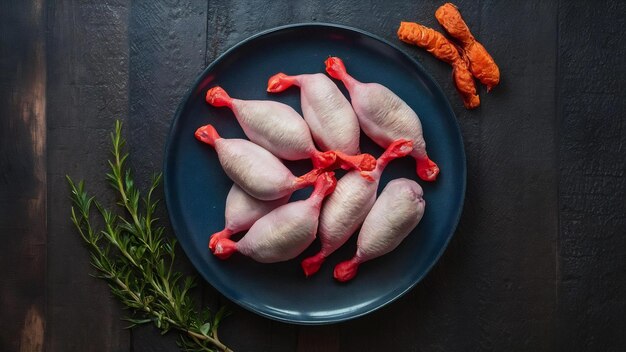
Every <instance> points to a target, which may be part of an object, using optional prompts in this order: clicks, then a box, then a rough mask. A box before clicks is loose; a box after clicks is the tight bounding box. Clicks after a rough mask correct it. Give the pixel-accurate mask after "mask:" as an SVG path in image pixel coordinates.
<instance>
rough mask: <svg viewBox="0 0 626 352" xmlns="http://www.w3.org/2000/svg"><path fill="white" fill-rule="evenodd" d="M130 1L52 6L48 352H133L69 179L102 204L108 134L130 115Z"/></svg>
mask: <svg viewBox="0 0 626 352" xmlns="http://www.w3.org/2000/svg"><path fill="white" fill-rule="evenodd" d="M128 11H129V5H128V3H127V1H123V0H120V1H82V2H80V3H76V2H74V1H71V0H57V1H50V2H49V4H48V21H49V22H48V41H47V43H48V48H49V51H48V68H49V70H48V98H49V99H48V116H49V119H48V146H49V148H48V180H49V187H48V200H49V202H48V204H49V208H48V209H49V217H48V230H49V240H48V253H49V257H48V279H47V288H48V295H47V296H48V299H47V312H48V334H47V339H46V350H47V351H51V352H54V351H128V350H129V348H130V338H129V332H128V330H124V329H123V327H124V326H125V325H126V323H125V322H123V321H122V320H121V318H122V317H123V315H124V314H125V313H124V312H123V311H122V309H121V306H120V305H119V304H117V303H116V302H115V301H114V299H113V298H112V297H111V294H110V292H109V288H108V286H107V285H106V284H105V283H104V282H102V281H100V280H98V279H95V278H93V277H91V276H89V274H90V273H92V272H93V271H92V270H93V269H92V268H91V267H90V265H89V256H88V251H87V250H86V248H85V247H84V245H83V243H82V240H81V239H80V237H79V235H78V234H77V233H76V231H75V229H74V228H73V225H72V224H71V222H70V220H69V216H70V212H69V211H70V200H69V192H68V187H67V183H66V181H65V175H66V174H69V175H71V176H72V177H73V178H75V179H85V180H86V182H87V188H88V190H89V191H90V192H92V194H94V195H96V196H97V197H98V198H100V199H101V200H104V203H105V204H112V203H111V200H112V199H113V192H112V191H111V190H110V189H109V188H108V187H107V186H106V185H105V180H104V174H105V172H106V171H107V164H106V160H107V158H108V157H109V149H110V142H109V139H108V135H109V132H110V131H111V129H112V128H113V125H114V120H115V119H116V118H124V117H125V116H126V115H127V113H128V103H127V98H128V95H127V91H128V43H127V23H128Z"/></svg>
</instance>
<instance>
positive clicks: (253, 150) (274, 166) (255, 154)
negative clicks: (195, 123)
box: [195, 125, 322, 200]
mask: <svg viewBox="0 0 626 352" xmlns="http://www.w3.org/2000/svg"><path fill="white" fill-rule="evenodd" d="M195 136H196V138H197V139H198V140H200V141H201V142H203V143H206V144H209V145H211V146H213V147H214V148H215V151H216V152H217V157H218V158H219V160H220V164H222V167H223V168H224V172H226V175H228V177H230V179H231V180H233V181H234V182H235V183H236V184H237V185H239V187H241V188H242V189H243V190H244V191H246V192H247V193H248V194H249V195H251V196H253V197H254V198H257V199H261V200H276V199H279V198H283V197H285V196H287V195H290V194H291V193H293V192H294V191H295V190H298V189H301V188H304V187H306V186H309V185H312V184H313V183H315V180H316V179H317V177H318V175H319V174H320V173H321V172H322V171H321V170H320V169H314V170H312V171H311V172H309V173H307V174H305V175H302V176H300V177H296V176H294V175H293V174H292V173H291V171H289V169H288V168H287V167H286V166H285V165H283V163H282V162H281V161H280V160H279V159H278V158H276V157H275V156H274V155H273V154H272V153H270V152H268V151H267V150H265V149H263V147H260V146H258V145H256V144H254V143H252V142H250V141H247V140H245V139H236V138H232V139H225V138H222V137H220V136H219V135H218V134H217V131H216V130H215V128H214V127H213V126H211V125H206V126H202V127H200V128H198V130H196V133H195Z"/></svg>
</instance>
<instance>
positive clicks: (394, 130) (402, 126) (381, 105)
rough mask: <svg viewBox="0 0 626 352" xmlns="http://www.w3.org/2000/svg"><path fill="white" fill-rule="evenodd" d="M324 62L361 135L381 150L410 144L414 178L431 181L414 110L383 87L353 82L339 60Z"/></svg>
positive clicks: (433, 174)
mask: <svg viewBox="0 0 626 352" xmlns="http://www.w3.org/2000/svg"><path fill="white" fill-rule="evenodd" d="M325 63H326V72H328V74H329V75H330V76H331V77H333V78H336V79H338V80H341V81H342V82H343V83H344V85H345V86H346V88H347V89H348V92H349V93H350V98H351V99H352V107H353V108H354V111H355V112H356V114H357V116H358V118H359V123H360V124H361V129H363V132H365V134H367V135H368V136H369V137H370V138H371V139H372V140H374V142H376V143H377V144H378V145H380V146H381V147H383V148H387V147H388V146H389V144H391V143H393V141H395V140H398V139H408V140H411V141H413V152H412V153H411V156H413V157H414V158H415V160H416V161H417V175H418V176H419V177H420V178H421V179H422V180H424V181H434V180H435V179H436V178H437V175H438V174H439V167H438V166H437V164H435V163H434V162H433V161H432V160H430V159H429V158H428V154H427V153H426V142H425V141H424V137H423V134H422V124H421V122H420V120H419V118H418V117H417V114H416V113H415V111H413V110H412V109H411V108H410V107H409V106H408V105H407V104H406V103H405V102H404V101H403V100H402V99H400V97H398V96H397V95H396V94H394V93H393V92H392V91H391V90H389V89H388V88H387V87H385V86H383V85H380V84H378V83H361V82H359V81H357V80H356V79H354V78H353V77H352V76H350V75H349V74H348V73H347V72H346V68H345V66H344V64H343V61H341V59H340V58H338V57H330V58H328V59H327V60H326V62H325Z"/></svg>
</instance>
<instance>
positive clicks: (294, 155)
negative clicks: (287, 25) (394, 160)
mask: <svg viewBox="0 0 626 352" xmlns="http://www.w3.org/2000/svg"><path fill="white" fill-rule="evenodd" d="M206 101H207V102H208V103H209V104H210V105H213V106H216V107H219V106H226V107H228V108H230V109H231V110H232V111H233V113H234V114H235V117H236V118H237V121H239V125H241V128H242V129H243V131H244V133H245V134H246V136H248V138H250V140H251V141H252V142H254V143H256V144H258V145H260V146H262V147H263V148H265V149H267V150H269V151H270V152H272V153H273V154H274V155H276V156H277V157H279V158H281V159H285V160H302V159H311V160H312V161H313V166H314V167H315V168H331V166H332V167H335V165H336V166H338V167H342V168H344V169H358V170H361V171H369V170H372V169H373V168H374V166H375V165H376V160H375V159H374V157H373V156H371V155H369V154H360V155H347V154H345V153H342V152H340V151H326V152H321V151H319V150H317V148H316V147H315V144H314V143H313V139H312V137H311V131H310V130H309V126H307V124H306V122H305V121H304V120H303V119H302V116H300V114H298V113H297V112H296V111H295V110H294V109H293V108H291V107H290V106H289V105H286V104H283V103H279V102H275V101H270V100H241V99H233V98H231V97H230V96H229V95H228V93H226V91H225V90H224V89H222V88H221V87H213V88H211V89H209V90H208V92H207V94H206ZM334 158H336V159H334Z"/></svg>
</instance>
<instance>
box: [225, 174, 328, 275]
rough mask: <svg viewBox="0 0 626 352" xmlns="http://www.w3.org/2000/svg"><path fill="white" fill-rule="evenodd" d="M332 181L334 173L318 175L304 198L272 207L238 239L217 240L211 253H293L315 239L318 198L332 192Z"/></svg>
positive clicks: (265, 256)
mask: <svg viewBox="0 0 626 352" xmlns="http://www.w3.org/2000/svg"><path fill="white" fill-rule="evenodd" d="M336 184H337V180H336V179H335V177H334V173H332V172H327V173H324V174H322V175H320V177H318V179H317V181H316V182H315V189H314V190H313V193H312V194H311V196H310V197H309V198H308V199H305V200H300V201H296V202H292V203H287V204H285V205H283V206H281V207H278V208H276V209H274V210H273V211H271V212H270V213H269V214H267V215H265V216H264V217H262V218H260V219H259V220H258V221H257V222H255V223H254V225H252V227H251V228H250V230H249V231H248V233H247V234H246V235H245V236H244V237H243V238H242V239H241V240H240V241H239V242H233V241H231V240H230V239H227V238H223V239H220V240H218V241H217V243H216V244H215V251H214V252H213V254H215V255H216V256H217V257H218V258H220V259H227V258H228V257H230V256H231V255H232V254H233V253H234V252H240V253H241V254H243V255H246V256H248V257H250V258H252V259H254V260H256V261H258V262H261V263H275V262H282V261H285V260H289V259H292V258H294V257H296V256H297V255H298V254H300V253H302V251H304V250H305V249H306V248H307V247H308V246H309V245H310V244H311V242H313V240H314V239H315V234H316V233H317V225H318V218H319V214H320V208H321V207H322V201H323V200H324V197H326V196H327V195H328V194H330V193H332V192H333V190H334V188H335V185H336Z"/></svg>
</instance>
